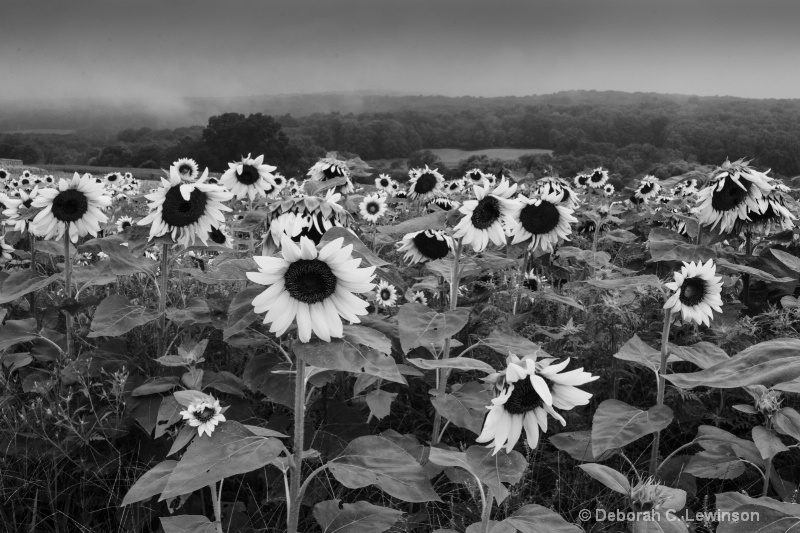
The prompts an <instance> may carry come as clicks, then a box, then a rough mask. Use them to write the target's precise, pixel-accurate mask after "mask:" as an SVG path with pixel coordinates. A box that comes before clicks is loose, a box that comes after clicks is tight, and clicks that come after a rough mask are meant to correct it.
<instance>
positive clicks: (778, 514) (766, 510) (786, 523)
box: [717, 504, 800, 533]
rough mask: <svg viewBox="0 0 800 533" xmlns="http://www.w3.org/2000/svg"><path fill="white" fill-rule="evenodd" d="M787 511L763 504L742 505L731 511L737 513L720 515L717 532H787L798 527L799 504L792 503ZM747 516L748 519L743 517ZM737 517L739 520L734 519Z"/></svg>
mask: <svg viewBox="0 0 800 533" xmlns="http://www.w3.org/2000/svg"><path fill="white" fill-rule="evenodd" d="M794 507H795V509H792V511H793V512H791V513H787V512H782V511H778V510H776V509H773V508H770V507H765V506H763V505H743V506H741V507H737V508H736V509H734V510H733V511H732V513H733V512H735V513H738V514H737V515H733V514H730V515H724V514H723V515H722V516H721V519H720V522H719V525H718V526H717V533H754V532H758V533H789V532H794V531H797V530H798V528H800V505H797V504H794ZM744 516H747V517H748V520H744V519H743V517H744ZM732 517H737V518H739V520H734V519H733V518H732Z"/></svg>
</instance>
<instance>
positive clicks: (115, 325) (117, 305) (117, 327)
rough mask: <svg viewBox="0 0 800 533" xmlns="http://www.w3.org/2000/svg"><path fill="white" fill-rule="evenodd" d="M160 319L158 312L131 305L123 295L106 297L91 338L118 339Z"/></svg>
mask: <svg viewBox="0 0 800 533" xmlns="http://www.w3.org/2000/svg"><path fill="white" fill-rule="evenodd" d="M156 318H158V312H157V311H155V310H152V309H147V308H146V307H144V306H142V305H135V304H133V303H131V301H130V300H128V298H127V297H126V296H124V295H122V294H112V295H111V296H108V297H106V298H105V299H104V300H103V301H102V302H100V305H98V306H97V310H96V311H95V313H94V319H93V320H92V326H91V331H90V333H89V335H88V336H89V337H116V336H118V335H122V334H124V333H127V332H129V331H130V330H132V329H133V328H135V327H138V326H142V325H144V324H147V323H149V322H152V321H153V320H155V319H156Z"/></svg>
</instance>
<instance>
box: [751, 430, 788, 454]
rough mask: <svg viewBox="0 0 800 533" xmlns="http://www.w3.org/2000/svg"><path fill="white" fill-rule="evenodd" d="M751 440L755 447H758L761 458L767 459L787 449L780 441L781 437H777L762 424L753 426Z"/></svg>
mask: <svg viewBox="0 0 800 533" xmlns="http://www.w3.org/2000/svg"><path fill="white" fill-rule="evenodd" d="M753 442H754V443H755V445H756V448H758V451H759V453H761V458H762V459H769V458H770V457H774V456H775V455H777V454H779V453H780V452H785V451H786V450H788V449H789V448H787V447H786V446H785V445H784V444H783V443H782V442H781V439H779V438H778V436H777V435H775V433H773V432H772V431H770V430H768V429H767V428H765V427H764V426H755V427H754V428H753Z"/></svg>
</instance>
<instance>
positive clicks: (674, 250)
mask: <svg viewBox="0 0 800 533" xmlns="http://www.w3.org/2000/svg"><path fill="white" fill-rule="evenodd" d="M647 243H648V247H649V249H650V259H649V261H650V262H655V261H703V262H705V261H708V260H709V259H716V257H717V253H716V252H715V251H714V250H713V249H712V248H708V247H706V246H696V245H694V244H689V243H687V242H686V241H685V240H684V238H683V237H682V236H681V235H680V234H678V233H676V232H674V231H672V230H668V229H666V228H653V229H651V230H650V234H649V235H648V237H647Z"/></svg>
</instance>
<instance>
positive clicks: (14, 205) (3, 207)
mask: <svg viewBox="0 0 800 533" xmlns="http://www.w3.org/2000/svg"><path fill="white" fill-rule="evenodd" d="M16 193H17V194H16V196H17V197H16V198H10V197H8V196H6V195H4V194H2V193H0V215H3V216H4V217H6V218H8V221H7V222H6V224H9V225H11V226H13V227H14V231H19V232H23V233H24V232H26V231H27V230H28V224H29V223H30V222H31V220H32V219H33V215H31V214H25V212H26V210H27V209H30V208H31V207H33V200H34V199H35V198H36V197H37V196H38V195H39V187H38V186H37V187H34V188H33V189H32V190H31V191H29V192H25V191H23V190H21V189H19V190H17V192H16ZM0 218H2V217H0Z"/></svg>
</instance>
